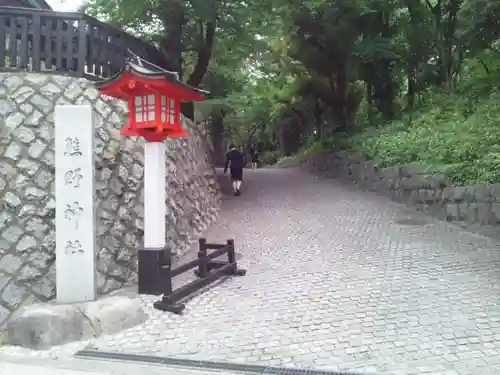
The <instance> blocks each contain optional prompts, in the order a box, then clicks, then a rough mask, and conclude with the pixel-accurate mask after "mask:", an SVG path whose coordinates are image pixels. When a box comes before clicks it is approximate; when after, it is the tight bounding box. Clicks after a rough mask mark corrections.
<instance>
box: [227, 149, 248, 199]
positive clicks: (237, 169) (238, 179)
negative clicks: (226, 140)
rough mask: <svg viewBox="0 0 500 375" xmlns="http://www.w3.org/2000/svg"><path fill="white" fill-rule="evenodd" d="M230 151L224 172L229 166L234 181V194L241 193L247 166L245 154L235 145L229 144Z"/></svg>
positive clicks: (238, 194)
mask: <svg viewBox="0 0 500 375" xmlns="http://www.w3.org/2000/svg"><path fill="white" fill-rule="evenodd" d="M229 149H230V151H229V152H228V153H227V155H226V163H225V164H224V173H226V172H227V168H228V167H229V170H230V171H231V180H232V181H233V194H234V195H235V196H240V195H241V191H240V189H241V183H242V182H243V168H245V164H246V160H245V155H244V154H243V153H242V152H240V151H239V150H237V149H236V146H235V145H231V146H229Z"/></svg>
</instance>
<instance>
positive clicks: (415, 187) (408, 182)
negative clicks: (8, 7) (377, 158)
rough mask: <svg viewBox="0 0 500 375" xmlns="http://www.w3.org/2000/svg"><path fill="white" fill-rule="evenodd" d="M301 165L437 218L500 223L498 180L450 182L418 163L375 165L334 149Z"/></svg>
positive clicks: (466, 221) (469, 222)
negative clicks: (347, 181)
mask: <svg viewBox="0 0 500 375" xmlns="http://www.w3.org/2000/svg"><path fill="white" fill-rule="evenodd" d="M301 165H302V166H303V167H304V168H306V169H307V170H309V171H310V172H313V173H317V174H321V175H324V176H326V177H343V178H349V179H351V180H354V181H355V182H357V183H358V184H360V185H361V186H362V187H363V188H365V189H367V190H371V191H376V192H378V193H380V194H383V195H385V196H388V197H389V198H391V199H393V200H395V201H398V202H401V203H406V204H409V205H412V206H416V207H417V208H418V209H419V210H421V211H423V212H425V213H428V214H432V215H434V216H436V217H438V218H440V219H443V220H447V221H452V222H459V223H463V224H466V225H468V226H470V225H474V226H476V227H477V226H485V225H494V226H497V225H500V184H494V185H473V186H465V187H463V186H453V185H452V183H451V182H450V181H448V180H447V179H446V178H445V177H444V176H443V175H441V174H439V173H432V171H429V170H426V169H425V168H423V167H422V166H421V165H419V164H417V163H413V164H408V165H402V166H397V167H390V168H377V167H375V166H374V164H373V163H371V162H367V161H364V160H363V159H362V158H361V157H359V156H356V155H352V154H348V153H347V152H343V151H341V152H337V153H331V154H326V153H321V152H318V153H315V154H313V155H311V156H310V157H307V158H304V159H303V160H302V161H301Z"/></svg>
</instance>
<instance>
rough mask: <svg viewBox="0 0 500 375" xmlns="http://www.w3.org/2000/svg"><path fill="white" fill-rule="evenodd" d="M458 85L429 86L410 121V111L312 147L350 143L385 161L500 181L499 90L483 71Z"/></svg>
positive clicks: (459, 178) (463, 178)
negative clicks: (447, 88) (449, 89)
mask: <svg viewBox="0 0 500 375" xmlns="http://www.w3.org/2000/svg"><path fill="white" fill-rule="evenodd" d="M497 82H498V81H497ZM457 89H458V90H457V91H458V93H454V94H448V95H445V94H443V93H442V92H428V93H427V98H426V101H425V105H423V106H421V107H420V108H419V110H418V111H417V112H416V113H413V114H412V120H411V121H410V119H409V117H408V116H407V117H406V118H403V119H401V120H396V121H392V122H389V123H386V124H384V125H383V126H380V127H370V128H366V129H364V130H362V131H361V132H359V133H357V134H354V135H352V134H351V135H347V134H344V135H343V136H341V137H337V140H336V141H334V140H330V143H327V142H324V143H322V144H319V143H316V144H314V145H313V146H311V148H310V150H316V151H317V150H332V149H342V148H343V149H348V150H350V151H352V152H356V153H360V154H361V155H363V157H364V158H366V159H367V160H374V161H376V162H377V164H378V165H379V166H381V167H387V166H394V165H401V164H407V163H411V162H420V163H422V164H423V165H424V166H426V167H427V168H428V169H429V170H431V171H434V172H440V173H443V174H444V175H446V176H448V177H449V178H451V179H452V180H453V181H454V182H455V183H457V184H460V185H467V184H475V183H493V182H498V181H500V127H499V126H498V124H499V123H500V90H498V89H497V87H496V84H495V83H494V81H491V80H489V81H484V80H483V79H482V78H481V77H479V78H478V79H477V80H472V81H467V82H465V83H464V86H463V87H458V88H457ZM465 91H467V92H468V95H465ZM310 150H307V152H311V151H310Z"/></svg>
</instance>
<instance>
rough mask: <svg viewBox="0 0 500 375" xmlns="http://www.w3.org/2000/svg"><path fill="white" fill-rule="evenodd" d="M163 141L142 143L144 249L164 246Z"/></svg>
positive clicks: (164, 160) (164, 159)
mask: <svg viewBox="0 0 500 375" xmlns="http://www.w3.org/2000/svg"><path fill="white" fill-rule="evenodd" d="M165 150H166V147H165V142H146V144H145V145H144V250H145V251H147V250H158V249H163V248H165V244H166V243H165V235H166V229H165V215H166V206H165V188H166V181H165V177H166V175H165V172H166V168H165V162H166V157H165Z"/></svg>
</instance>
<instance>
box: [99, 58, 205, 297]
mask: <svg viewBox="0 0 500 375" xmlns="http://www.w3.org/2000/svg"><path fill="white" fill-rule="evenodd" d="M95 85H96V87H97V88H98V89H99V91H100V92H101V93H102V94H105V95H108V96H111V97H113V98H117V99H120V100H124V101H126V102H127V103H128V107H129V108H128V109H129V122H128V124H127V125H126V126H125V127H124V128H123V130H122V132H121V133H122V134H123V135H125V136H132V137H142V138H143V139H144V140H145V144H144V246H143V248H142V249H139V252H138V279H139V280H138V289H139V294H149V295H159V294H161V293H162V285H161V277H160V269H161V265H162V264H163V263H164V257H165V256H170V252H171V250H172V249H168V248H167V247H166V230H167V229H166V214H167V212H166V188H167V186H166V178H167V176H166V147H165V141H166V140H167V139H180V138H187V137H188V134H187V133H186V132H185V131H184V129H183V128H182V116H181V111H180V109H181V103H182V102H192V101H202V100H204V99H205V94H206V92H205V91H202V90H199V89H196V88H193V87H190V86H188V85H186V84H185V83H183V82H182V81H180V80H179V77H178V75H177V74H176V73H174V72H169V71H166V70H163V69H160V68H158V67H156V66H154V65H152V64H151V63H148V62H147V61H144V60H142V59H140V58H138V57H137V56H135V61H133V60H132V59H127V60H126V62H125V67H124V68H123V69H122V70H121V71H119V72H118V73H117V74H116V75H114V76H113V77H111V78H109V79H106V80H103V81H100V82H96V84H95Z"/></svg>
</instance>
